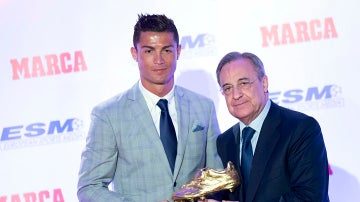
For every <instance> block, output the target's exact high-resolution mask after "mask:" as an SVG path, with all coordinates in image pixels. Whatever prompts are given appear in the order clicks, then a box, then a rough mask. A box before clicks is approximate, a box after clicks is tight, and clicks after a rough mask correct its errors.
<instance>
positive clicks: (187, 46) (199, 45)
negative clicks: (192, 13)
mask: <svg viewBox="0 0 360 202" xmlns="http://www.w3.org/2000/svg"><path fill="white" fill-rule="evenodd" d="M180 44H181V48H182V52H181V57H182V58H192V57H198V56H209V55H214V54H215V53H216V48H215V38H214V36H213V35H210V34H207V33H203V34H198V35H197V36H192V35H189V36H183V37H182V38H181V41H180Z"/></svg>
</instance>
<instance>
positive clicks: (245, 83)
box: [239, 81, 250, 86]
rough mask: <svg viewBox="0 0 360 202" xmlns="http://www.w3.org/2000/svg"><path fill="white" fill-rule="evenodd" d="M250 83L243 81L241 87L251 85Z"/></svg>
mask: <svg viewBox="0 0 360 202" xmlns="http://www.w3.org/2000/svg"><path fill="white" fill-rule="evenodd" d="M249 83H250V81H242V82H240V83H239V86H247V85H249Z"/></svg>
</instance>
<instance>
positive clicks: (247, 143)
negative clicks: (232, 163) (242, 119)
mask: <svg viewBox="0 0 360 202" xmlns="http://www.w3.org/2000/svg"><path fill="white" fill-rule="evenodd" d="M254 133H255V130H254V129H252V128H250V127H245V128H244V129H243V131H242V148H241V175H242V177H243V194H244V197H245V193H246V189H247V185H248V183H249V177H250V170H251V163H252V160H253V151H252V146H251V138H252V137H253V135H254Z"/></svg>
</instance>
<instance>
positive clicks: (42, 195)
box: [0, 189, 64, 202]
mask: <svg viewBox="0 0 360 202" xmlns="http://www.w3.org/2000/svg"><path fill="white" fill-rule="evenodd" d="M38 201H39V202H45V201H52V202H64V196H63V194H62V191H61V189H54V190H52V191H49V190H43V191H39V192H38V193H36V192H27V193H23V194H13V195H11V196H9V197H8V196H0V202H38Z"/></svg>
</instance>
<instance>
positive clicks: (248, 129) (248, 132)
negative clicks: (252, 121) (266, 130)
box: [242, 126, 255, 142]
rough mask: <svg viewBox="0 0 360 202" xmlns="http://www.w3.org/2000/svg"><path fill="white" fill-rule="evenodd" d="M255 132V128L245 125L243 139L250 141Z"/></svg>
mask: <svg viewBox="0 0 360 202" xmlns="http://www.w3.org/2000/svg"><path fill="white" fill-rule="evenodd" d="M254 133H255V130H254V129H252V128H251V127H248V126H247V127H245V128H244V129H243V131H242V139H243V141H244V142H250V141H251V138H252V137H253V135H254Z"/></svg>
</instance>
